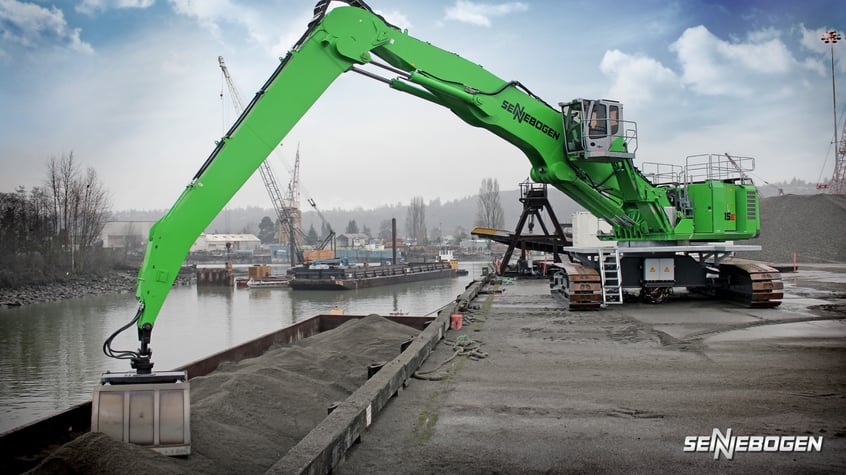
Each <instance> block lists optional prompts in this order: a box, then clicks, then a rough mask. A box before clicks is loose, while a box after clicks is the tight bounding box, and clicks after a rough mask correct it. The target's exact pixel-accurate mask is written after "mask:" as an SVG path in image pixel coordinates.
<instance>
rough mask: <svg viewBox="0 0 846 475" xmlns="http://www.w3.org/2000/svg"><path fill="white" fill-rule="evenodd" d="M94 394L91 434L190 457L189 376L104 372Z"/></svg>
mask: <svg viewBox="0 0 846 475" xmlns="http://www.w3.org/2000/svg"><path fill="white" fill-rule="evenodd" d="M100 382H101V384H100V386H98V387H96V388H95V389H94V399H93V401H92V406H91V431H92V432H102V433H104V434H106V435H108V436H110V437H112V438H114V439H117V440H121V441H123V442H129V443H132V444H136V445H140V446H143V447H147V448H150V449H152V450H155V451H156V452H159V453H162V454H164V455H188V454H190V453H191V424H190V422H191V399H190V383H189V382H188V377H187V373H186V372H185V371H170V372H162V373H153V374H146V375H139V374H136V373H105V374H103V376H102V378H101V380H100Z"/></svg>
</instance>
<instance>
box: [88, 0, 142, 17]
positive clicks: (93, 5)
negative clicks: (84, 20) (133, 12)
mask: <svg viewBox="0 0 846 475" xmlns="http://www.w3.org/2000/svg"><path fill="white" fill-rule="evenodd" d="M154 3H156V0H82V3H80V4H79V5H77V6H76V11H78V12H80V13H85V14H87V15H92V14H94V13H97V12H103V11H106V10H112V9H114V10H120V9H124V8H149V7H151V6H153V4H154Z"/></svg>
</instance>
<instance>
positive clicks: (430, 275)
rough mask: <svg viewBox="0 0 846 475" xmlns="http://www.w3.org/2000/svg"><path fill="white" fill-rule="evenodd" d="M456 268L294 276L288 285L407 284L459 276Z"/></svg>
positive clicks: (320, 287) (358, 286) (304, 287)
mask: <svg viewBox="0 0 846 475" xmlns="http://www.w3.org/2000/svg"><path fill="white" fill-rule="evenodd" d="M457 275H458V273H457V272H456V270H455V269H438V270H431V271H422V272H414V273H408V274H395V275H382V276H375V277H362V278H351V279H335V278H331V277H329V278H306V279H302V278H294V279H291V281H290V282H289V284H288V286H289V287H290V288H292V289H294V290H356V289H365V288H369V287H380V286H383V285H395V284H405V283H409V282H420V281H423V280H433V279H446V278H450V277H455V276H457Z"/></svg>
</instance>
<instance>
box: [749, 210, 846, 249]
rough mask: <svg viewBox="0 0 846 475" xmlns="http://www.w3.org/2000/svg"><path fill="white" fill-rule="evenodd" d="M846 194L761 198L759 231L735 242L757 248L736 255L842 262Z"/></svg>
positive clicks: (845, 234) (845, 229) (845, 226)
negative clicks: (758, 249)
mask: <svg viewBox="0 0 846 475" xmlns="http://www.w3.org/2000/svg"><path fill="white" fill-rule="evenodd" d="M844 237H846V195H784V196H773V197H770V198H763V199H761V235H760V237H758V238H757V239H751V240H749V241H744V242H738V244H746V243H748V244H757V245H760V246H761V248H762V249H761V251H760V252H750V253H743V254H744V255H742V256H740V257H746V258H749V259H755V260H759V261H765V262H770V263H776V264H779V263H790V262H793V253H794V252H795V253H796V261H797V262H798V263H799V264H802V263H817V264H819V263H834V262H846V240H844Z"/></svg>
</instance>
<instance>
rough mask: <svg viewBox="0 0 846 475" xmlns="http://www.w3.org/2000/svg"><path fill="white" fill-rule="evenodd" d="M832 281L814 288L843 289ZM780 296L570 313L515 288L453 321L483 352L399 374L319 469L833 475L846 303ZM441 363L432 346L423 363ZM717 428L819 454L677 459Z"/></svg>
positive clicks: (842, 426)
mask: <svg viewBox="0 0 846 475" xmlns="http://www.w3.org/2000/svg"><path fill="white" fill-rule="evenodd" d="M799 275H800V279H801V278H802V277H801V275H802V273H801V272H800V274H799ZM842 275H843V274H834V275H830V276H822V277H820V279H825V280H826V281H827V282H835V283H836V285H837V286H838V287H839V288H840V289H841V292H840V293H841V295H842V290H843V289H844V288H846V283H844V282H843V280H842ZM837 282H839V284H838V283H837ZM800 285H803V286H804V285H808V286H811V285H815V284H814V282H812V281H807V282H802V281H800ZM793 290H794V287H793V284H792V283H790V284H789V287H788V293H789V294H788V297H787V299H786V301H785V304H784V307H785V308H783V309H749V308H744V307H740V306H735V305H733V304H730V303H722V302H714V301H707V300H699V299H697V298H694V297H687V298H684V299H681V298H680V299H677V300H676V301H673V302H670V303H666V304H662V305H647V304H631V305H625V306H614V307H611V308H608V309H604V310H601V311H597V312H568V311H567V310H565V309H562V308H561V307H560V306H559V305H557V304H556V303H555V302H554V300H552V298H551V297H550V295H549V290H548V288H547V286H546V284H545V283H544V282H542V281H528V280H522V281H521V280H518V281H517V282H516V283H515V284H514V285H512V286H508V287H506V292H505V293H503V294H496V295H491V296H488V297H485V298H483V299H486V301H485V300H482V302H484V303H483V304H482V305H481V310H480V311H479V312H474V314H472V315H470V316H472V317H473V318H472V319H470V318H468V315H467V314H465V326H464V328H462V330H461V331H460V332H458V334H459V335H463V336H466V337H470V338H472V339H473V340H476V341H479V342H481V343H482V347H481V349H482V350H483V351H485V352H486V353H487V354H488V357H487V358H484V359H481V360H478V361H473V360H469V359H464V358H461V357H460V358H457V359H456V360H453V362H452V363H451V364H450V365H449V367H448V368H449V370H448V373H449V377H448V378H446V379H443V380H440V381H420V380H412V382H411V384H410V385H409V386H408V388H406V389H405V390H404V391H402V392H401V393H400V395H399V396H398V397H396V398H394V399H393V400H392V402H391V404H389V405H388V406H387V407H386V408H385V410H384V411H382V412H381V413H380V414H379V415H378V417H377V419H376V420H375V422H374V424H373V425H372V426H371V427H370V429H368V431H367V432H366V433H365V434H363V435H362V437H361V443H359V444H356V445H355V446H353V448H352V450H351V451H350V452H349V453H348V454H347V456H346V460H345V461H343V462H342V463H341V464H340V465H339V466H338V467H336V468H335V470H333V473H335V474H359V473H368V474H406V473H407V474H417V473H462V474H465V473H467V474H477V473H478V474H491V473H498V474H504V473H507V474H510V473H514V474H550V473H717V472H729V473H846V412H844V410H843V409H844V401H846V320H844V319H843V318H844V313H846V312H844V310H846V301H844V300H842V297H841V298H840V299H838V298H836V297H832V296H831V295H832V294H830V293H828V292H825V293H824V295H828V297H826V298H827V299H828V300H818V299H808V298H805V297H798V296H795V295H793V294H792V292H793ZM819 295H823V294H819ZM477 302H478V301H477ZM818 305H823V307H819V306H818ZM826 305H827V306H826ZM832 308H836V309H835V310H833V311H829V310H830V309H832ZM818 310H819V311H818ZM780 323H781V324H780ZM447 337H448V338H450V339H455V338H456V334H455V332H450V333H449V334H448V335H447ZM451 355H452V350H451V349H450V348H449V347H448V345H443V344H441V345H439V346H438V347H437V348H436V351H435V352H434V353H433V354H432V355H431V356H430V357H429V359H428V360H427V362H426V364H425V365H424V367H423V368H422V370H426V369H428V368H431V367H434V366H436V365H437V364H438V363H440V362H442V361H445V360H447V359H448V358H449V357H450V356H451ZM715 428H716V429H719V430H720V431H721V432H722V433H725V432H726V431H727V429H732V431H733V434H734V435H758V436H779V435H786V436H814V437H823V449H822V451H821V452H811V453H807V452H806V453H742V452H738V453H735V454H734V457H733V459H731V460H727V459H726V458H725V457H720V459H719V460H715V459H714V453H713V452H711V453H691V452H684V450H683V448H684V444H685V438H686V437H691V436H710V435H711V434H712V431H713V430H714V429H715Z"/></svg>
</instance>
